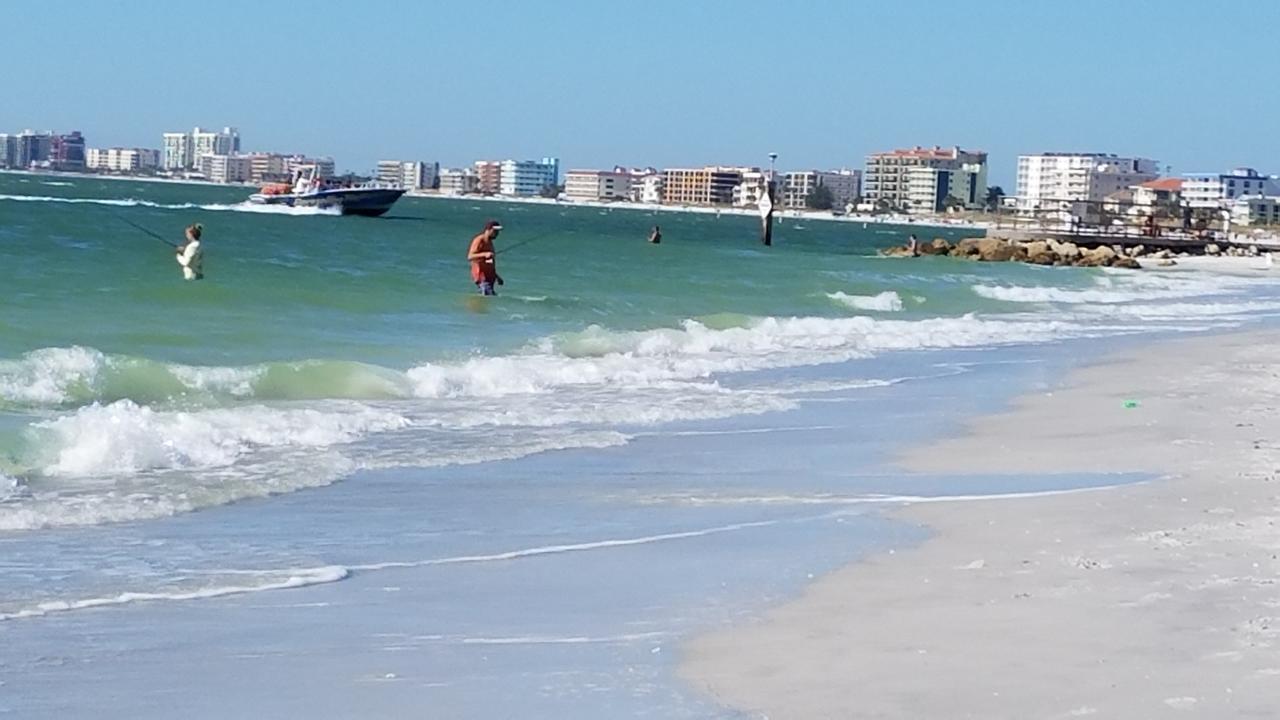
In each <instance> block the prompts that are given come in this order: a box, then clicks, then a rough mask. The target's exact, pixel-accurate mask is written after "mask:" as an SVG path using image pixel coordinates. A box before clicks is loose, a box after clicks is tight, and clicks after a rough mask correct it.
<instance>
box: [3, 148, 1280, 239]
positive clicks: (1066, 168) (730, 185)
mask: <svg viewBox="0 0 1280 720" xmlns="http://www.w3.org/2000/svg"><path fill="white" fill-rule="evenodd" d="M304 166H312V167H314V168H315V169H316V174H317V176H319V177H323V178H332V177H336V176H337V169H336V166H335V163H334V160H333V158H331V157H312V156H308V155H302V154H297V153H278V152H244V151H243V150H242V143H241V137H240V132H239V130H238V129H237V128H235V127H231V126H226V127H223V128H221V129H220V130H206V129H204V128H202V127H199V126H197V127H194V128H192V129H191V130H190V131H177V132H165V133H162V135H161V145H160V147H159V148H158V149H151V148H136V147H88V146H87V144H86V140H85V137H84V136H83V135H82V134H81V133H80V132H79V131H73V132H69V133H65V134H59V133H55V132H52V131H45V132H36V131H33V130H24V131H22V132H18V133H0V168H6V169H21V170H49V171H86V172H98V173H108V174H113V175H121V176H131V175H137V176H157V177H171V178H180V179H187V180H203V181H209V182H214V183H252V184H265V183H272V182H288V181H289V180H291V178H292V177H293V176H294V174H295V172H296V171H297V170H298V169H299V168H300V167H304ZM1159 167H1160V165H1159V163H1158V162H1157V161H1156V160H1153V159H1149V158H1143V157H1137V156H1127V155H1118V154H1113V153H1099V152H1093V153H1071V152H1043V153H1039V154H1027V155H1020V156H1018V159H1017V174H1016V187H1015V192H1014V194H1013V195H1012V196H1009V197H1004V196H1003V193H1002V191H1000V189H999V188H990V187H988V186H987V177H988V157H987V153H986V152H982V151H977V150H967V149H962V148H961V147H959V146H938V145H933V146H923V145H920V146H914V147H910V148H899V149H895V150H887V151H882V152H875V153H871V154H869V155H867V156H866V162H865V165H864V167H863V169H849V168H840V169H833V170H818V169H808V170H795V169H792V170H789V171H786V172H777V173H775V172H774V170H773V168H770V169H769V170H763V169H761V168H760V167H758V166H743V165H706V166H701V167H670V168H662V169H659V168H654V167H641V168H629V167H623V166H615V167H612V168H609V169H582V168H579V169H572V170H568V171H564V172H562V170H561V164H560V160H559V158H556V157H554V156H545V157H542V158H540V159H537V160H516V159H506V160H477V161H475V162H474V163H472V165H470V166H467V167H453V168H449V167H441V166H440V163H438V162H434V161H425V160H382V161H379V162H378V163H377V166H376V168H374V169H373V171H372V173H371V178H363V177H360V176H356V175H353V174H347V175H345V176H344V177H346V178H347V179H350V180H364V179H375V180H377V181H378V182H379V183H382V184H386V185H394V186H396V187H402V188H405V189H407V190H410V191H413V192H428V193H430V192H434V193H439V194H441V195H476V194H478V195H489V196H499V197H511V198H526V197H539V196H540V197H545V198H564V199H566V200H569V201H572V202H593V203H594V202H600V203H610V202H628V203H638V204H646V205H658V204H662V205H679V206H708V207H749V206H754V205H756V204H757V203H759V202H760V200H761V198H762V197H763V196H764V194H765V193H767V192H769V188H772V193H773V202H774V205H775V206H776V207H781V208H785V209H788V210H806V209H808V210H830V211H831V212H834V213H837V214H838V213H846V212H855V211H857V212H872V213H903V214H913V215H933V214H939V213H948V212H982V211H991V210H996V209H1000V210H1001V211H1005V212H1013V213H1017V214H1019V215H1024V216H1027V217H1028V218H1035V217H1038V216H1045V217H1048V216H1058V217H1061V216H1073V217H1090V218H1097V217H1101V216H1102V215H1103V214H1104V213H1111V214H1112V215H1119V216H1129V217H1136V216H1146V215H1152V214H1161V215H1162V216H1171V215H1173V214H1175V212H1182V211H1183V209H1185V210H1186V212H1188V213H1191V212H1194V213H1201V214H1204V213H1208V212H1213V213H1219V214H1221V215H1223V216H1224V217H1229V218H1230V219H1231V221H1232V222H1236V223H1241V224H1251V223H1258V222H1266V223H1272V222H1280V178H1277V177H1276V176H1268V175H1263V174H1261V173H1259V172H1258V171H1256V170H1254V169H1252V168H1237V169H1235V170H1232V171H1230V172H1210V173H1187V174H1184V175H1183V176H1182V177H1179V178H1166V177H1161V175H1160V172H1159Z"/></svg>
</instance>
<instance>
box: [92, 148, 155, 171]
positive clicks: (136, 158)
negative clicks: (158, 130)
mask: <svg viewBox="0 0 1280 720" xmlns="http://www.w3.org/2000/svg"><path fill="white" fill-rule="evenodd" d="M159 164H160V151H159V150H147V149H144V148H89V149H88V150H86V151H85V166H86V167H88V168H89V169H90V170H100V171H103V172H118V173H132V172H138V171H140V170H154V169H155V168H156V167H158V166H159Z"/></svg>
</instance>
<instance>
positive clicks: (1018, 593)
mask: <svg viewBox="0 0 1280 720" xmlns="http://www.w3.org/2000/svg"><path fill="white" fill-rule="evenodd" d="M1277 390H1280V336H1278V335H1276V334H1258V333H1251V334H1238V335H1233V336H1229V337H1201V338H1194V339H1187V340H1176V341H1171V342H1166V343H1161V344H1158V345H1156V346H1153V347H1149V348H1147V349H1144V350H1142V351H1139V352H1136V353H1131V354H1129V355H1127V356H1125V357H1122V358H1115V359H1113V360H1112V361H1110V362H1107V363H1105V364H1101V365H1098V366H1095V367H1090V368H1086V369H1083V370H1080V371H1078V372H1075V373H1072V374H1071V375H1069V376H1068V377H1067V378H1065V381H1064V383H1063V387H1061V388H1059V389H1058V390H1056V391H1054V392H1052V393H1049V394H1040V395H1034V396H1029V397H1025V398H1023V399H1021V400H1020V401H1019V402H1017V403H1016V404H1015V406H1014V407H1013V408H1012V409H1011V410H1010V411H1009V412H1007V413H1005V414H1000V415H997V416H994V417H986V418H981V419H979V420H976V421H975V422H973V423H972V424H971V426H970V427H968V428H967V429H966V431H967V436H965V437H962V438H960V439H954V440H946V441H941V442H938V443H934V444H932V445H929V446H925V447H921V448H919V449H918V450H916V451H913V452H912V453H911V454H910V455H908V456H907V457H905V458H902V464H903V465H904V466H905V467H907V468H909V469H911V470H916V471H921V472H926V471H927V472H950V473H976V472H999V473H1043V472H1068V471H1098V472H1123V471H1148V472H1155V473H1159V474H1161V475H1164V476H1166V477H1165V478H1164V479H1161V480H1157V481H1153V482H1150V483H1143V484H1139V485H1128V486H1123V487H1119V488H1113V489H1109V490H1099V491H1091V492H1084V493H1079V494H1071V495H1059V496H1053V497H1036V498H1025V499H1011V500H991V501H982V502H975V503H938V504H924V505H917V506H914V507H909V508H907V509H905V510H904V511H902V512H901V513H900V517H901V518H902V519H904V520H907V521H910V522H916V523H924V524H927V525H928V526H929V527H930V528H932V529H934V530H935V531H936V532H937V536H936V537H935V538H934V539H932V540H930V541H928V542H926V543H925V544H924V545H923V546H921V547H919V548H916V549H912V550H907V551H899V552H897V553H890V554H886V555H883V556H880V557H876V558H874V559H872V560H871V561H869V562H865V563H860V564H855V565H852V566H849V567H846V568H844V569H842V570H839V571H837V572H835V573H832V574H831V575H829V576H827V577H825V578H823V579H821V580H820V581H819V582H817V583H815V584H814V585H813V586H812V587H811V588H810V589H808V590H807V591H806V592H805V593H804V595H803V596H802V597H801V598H800V599H798V600H797V601H795V602H793V603H790V604H788V605H785V606H783V607H780V608H777V609H775V610H773V611H770V612H769V613H767V615H766V616H765V617H764V618H762V619H761V620H760V621H759V622H757V623H755V624H752V625H750V626H747V627H738V628H732V629H728V630H724V631H719V632H715V633H712V634H710V635H708V636H705V637H702V638H699V639H696V640H695V641H694V642H692V643H691V644H690V646H689V647H688V648H687V655H686V658H685V662H684V664H683V667H682V671H683V673H684V674H685V676H686V677H687V678H688V679H689V680H690V681H691V682H692V683H694V684H695V685H696V686H698V687H700V688H703V689H706V690H708V691H709V692H711V693H712V694H713V695H714V696H715V697H717V698H718V699H720V700H721V701H722V702H724V703H725V704H727V705H731V706H734V707H738V708H741V709H744V710H747V711H750V712H752V713H754V715H753V716H758V717H768V718H770V719H771V720H782V719H784V718H1071V717H1099V718H1159V717H1201V718H1237V717H1241V718H1242V717H1250V718H1253V717H1258V718H1263V717H1266V718H1274V717H1280V561H1278V560H1277V556H1278V555H1280V480H1278V479H1277V473H1278V472H1280V394H1278V393H1277ZM1127 400H1135V401H1137V406H1136V407H1126V401H1127Z"/></svg>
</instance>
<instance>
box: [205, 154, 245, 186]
mask: <svg viewBox="0 0 1280 720" xmlns="http://www.w3.org/2000/svg"><path fill="white" fill-rule="evenodd" d="M252 169H253V161H252V158H250V157H249V156H248V155H213V154H205V155H201V156H200V172H201V173H202V174H203V175H204V176H205V177H206V178H207V179H208V180H209V181H210V182H216V183H235V182H249V179H250V173H251V171H252Z"/></svg>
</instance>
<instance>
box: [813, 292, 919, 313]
mask: <svg viewBox="0 0 1280 720" xmlns="http://www.w3.org/2000/svg"><path fill="white" fill-rule="evenodd" d="M827 297H829V298H831V299H832V300H835V301H836V302H838V303H840V304H841V305H847V306H848V307H851V308H854V309H856V310H874V311H876V312H897V311H899V310H901V309H902V298H901V297H900V296H899V295H898V293H896V292H894V291H892V290H886V291H884V292H882V293H877V294H875V295H848V294H846V293H843V292H833V293H827Z"/></svg>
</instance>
